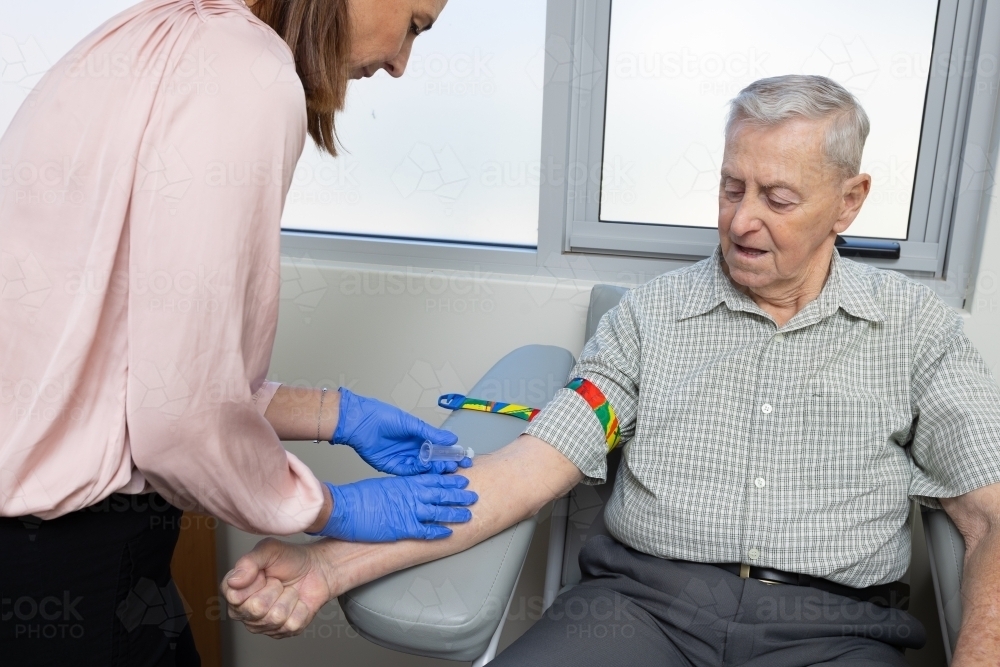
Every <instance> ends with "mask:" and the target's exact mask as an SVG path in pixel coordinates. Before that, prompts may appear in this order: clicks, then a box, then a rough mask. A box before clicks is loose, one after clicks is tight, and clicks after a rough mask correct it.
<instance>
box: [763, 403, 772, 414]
mask: <svg viewBox="0 0 1000 667" xmlns="http://www.w3.org/2000/svg"><path fill="white" fill-rule="evenodd" d="M772 410H774V408H772V407H771V404H770V403H765V404H764V405H762V406H760V411H761V412H763V413H764V414H765V415H769V414H771V411H772Z"/></svg>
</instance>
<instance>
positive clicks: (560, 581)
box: [543, 285, 965, 663]
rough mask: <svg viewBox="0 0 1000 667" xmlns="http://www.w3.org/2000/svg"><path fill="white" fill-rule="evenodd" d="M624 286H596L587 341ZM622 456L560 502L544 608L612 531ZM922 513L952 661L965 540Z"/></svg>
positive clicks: (940, 514)
mask: <svg viewBox="0 0 1000 667" xmlns="http://www.w3.org/2000/svg"><path fill="white" fill-rule="evenodd" d="M625 291H626V290H625V289H624V288H621V287H615V286H612V285H597V286H595V287H594V289H593V291H592V292H591V294H590V310H589V312H588V313H587V331H586V336H587V340H590V338H591V337H592V336H593V335H594V332H595V331H596V330H597V324H598V323H599V322H600V320H601V317H602V316H603V315H604V313H606V312H607V311H608V310H610V309H611V308H614V307H615V306H616V305H617V304H618V302H619V301H620V300H621V298H622V296H624V294H625ZM620 461H621V449H616V450H614V451H613V452H611V454H610V455H609V456H608V476H607V480H608V481H607V482H605V483H604V484H601V485H599V486H586V485H584V484H580V485H578V486H577V487H576V488H575V489H573V490H572V491H571V492H570V493H569V495H568V496H566V497H565V498H560V499H559V500H557V501H556V503H555V506H554V507H553V509H552V523H551V526H550V532H549V556H548V563H547V565H546V569H545V588H544V594H543V608H548V606H549V605H550V604H552V601H553V600H555V598H556V596H557V595H559V593H560V592H562V591H564V590H567V589H569V588H570V587H572V586H573V585H575V584H577V583H578V582H579V581H580V565H579V562H578V557H579V555H580V549H581V547H583V543H584V542H586V541H587V540H588V539H590V538H591V537H593V536H594V535H606V534H607V529H606V528H605V525H604V504H605V503H607V501H608V500H609V499H610V498H611V491H612V488H613V486H614V479H615V476H616V475H617V472H618V464H619V462H620ZM921 514H922V519H923V526H924V537H925V538H926V540H927V555H928V560H929V564H930V570H931V578H932V580H933V582H934V596H935V598H936V600H937V608H938V617H939V620H940V623H941V633H942V636H943V638H944V650H945V655H946V656H947V658H948V662H949V663H951V655H952V652H953V651H954V650H955V642H956V640H957V639H958V629H959V627H960V626H961V624H962V598H961V594H960V592H961V591H960V588H961V583H962V565H963V561H964V559H965V540H964V539H963V538H962V535H961V533H959V532H958V528H956V527H955V524H954V523H953V522H952V520H951V518H949V517H948V515H947V514H946V513H945V512H944V511H943V510H933V509H929V508H926V507H924V508H922V510H921Z"/></svg>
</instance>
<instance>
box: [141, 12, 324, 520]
mask: <svg viewBox="0 0 1000 667" xmlns="http://www.w3.org/2000/svg"><path fill="white" fill-rule="evenodd" d="M171 57H172V60H171V61H170V62H169V63H168V66H169V67H170V68H171V69H170V70H168V72H169V74H168V75H167V76H165V77H164V79H163V81H162V85H161V89H160V90H159V91H158V92H157V102H156V104H155V106H154V108H153V111H152V114H151V116H150V120H149V124H148V128H147V131H146V135H145V137H144V139H143V142H142V144H141V147H140V149H139V153H138V155H137V158H136V160H137V164H136V166H135V168H136V175H135V179H134V182H133V183H132V184H131V188H132V192H131V194H132V204H131V207H130V214H129V223H128V224H129V234H130V238H129V239H128V243H129V259H130V262H129V263H130V268H129V313H128V319H129V325H128V330H129V335H128V340H129V351H128V364H129V377H128V391H127V398H126V414H127V428H128V433H129V441H130V446H131V454H132V458H133V461H134V462H135V465H136V467H137V468H138V469H139V470H140V471H141V472H142V473H143V475H144V476H145V477H146V479H147V480H149V482H150V483H151V484H152V486H153V487H154V488H155V489H156V490H157V491H158V492H160V493H161V494H163V495H164V496H165V497H166V498H167V499H168V500H169V501H170V502H172V503H173V504H175V505H177V506H179V507H182V508H185V509H199V510H202V511H207V512H210V513H211V514H214V515H215V516H217V517H219V518H220V519H223V520H224V521H226V522H228V523H231V524H232V525H234V526H236V527H238V528H241V529H243V530H248V531H252V532H257V533H273V534H291V533H295V532H298V531H301V530H303V529H304V528H306V527H307V526H309V525H310V524H311V523H313V522H314V521H315V519H316V516H317V515H318V513H319V509H320V507H321V506H322V502H323V496H322V487H321V485H320V483H319V481H318V480H317V479H316V477H315V476H314V475H313V474H312V472H311V471H310V470H309V469H308V468H307V467H306V466H305V465H304V464H303V463H302V462H301V461H299V460H298V459H297V458H295V457H294V456H292V455H291V454H290V453H288V452H286V451H285V450H284V448H283V447H282V446H281V443H280V442H279V440H278V437H277V436H276V434H275V432H274V430H273V429H272V428H271V426H270V424H269V423H268V422H267V421H266V420H265V419H264V417H263V409H260V408H262V407H263V408H266V403H267V401H266V400H265V401H264V402H263V404H262V403H261V402H260V397H261V394H259V393H258V400H257V403H256V405H255V401H254V398H253V395H254V394H255V393H257V392H258V391H260V390H261V389H264V390H265V392H266V391H267V389H266V385H264V384H263V383H264V376H265V374H266V372H267V367H268V364H269V362H270V354H271V347H272V344H273V342H274V334H275V329H276V324H277V312H278V295H279V289H280V266H279V260H280V246H279V242H280V218H281V212H282V208H283V206H284V198H285V196H286V194H287V192H288V188H289V186H290V183H291V176H292V172H293V169H294V167H295V163H296V161H297V160H298V158H299V156H300V154H301V151H302V147H303V144H304V141H305V133H306V118H305V100H304V94H303V91H302V87H301V84H300V83H299V81H298V79H297V78H295V77H287V76H274V72H282V71H284V72H287V71H289V66H290V65H291V63H292V58H291V54H290V52H289V51H288V49H287V47H285V45H284V43H283V42H281V41H280V39H279V38H278V37H277V36H276V35H274V34H273V33H270V32H267V31H264V30H263V29H262V28H261V27H260V26H257V25H255V24H253V23H251V22H249V21H247V19H246V18H245V17H241V16H238V15H229V16H222V17H213V18H211V19H210V20H207V21H205V22H204V23H203V24H201V25H200V26H199V27H198V28H197V30H196V32H195V33H194V35H193V36H192V38H191V40H190V41H189V42H188V44H187V45H186V48H184V49H183V51H182V52H181V53H178V54H176V55H172V56H171ZM292 71H294V69H292ZM136 85H139V84H136ZM274 388H275V389H276V387H274ZM271 395H273V391H272V392H271ZM269 398H270V397H267V400H269Z"/></svg>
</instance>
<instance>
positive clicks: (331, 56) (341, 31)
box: [250, 0, 351, 155]
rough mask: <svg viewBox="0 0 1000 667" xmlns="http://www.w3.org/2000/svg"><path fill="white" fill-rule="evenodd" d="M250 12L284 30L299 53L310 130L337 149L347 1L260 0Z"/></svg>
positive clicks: (347, 45)
mask: <svg viewBox="0 0 1000 667" xmlns="http://www.w3.org/2000/svg"><path fill="white" fill-rule="evenodd" d="M250 9H251V11H252V12H253V13H254V14H255V15H256V16H257V18H259V19H260V20H261V21H263V22H264V23H266V24H267V25H269V26H271V28H272V29H273V30H274V31H275V32H276V33H278V34H279V35H281V38H282V39H283V40H285V42H286V43H287V44H288V46H289V48H290V49H291V50H292V53H293V54H294V55H295V70H296V71H297V72H298V75H299V78H300V79H302V86H303V88H305V91H306V110H307V114H308V118H309V135H310V136H311V137H312V138H313V140H314V141H315V142H316V144H317V145H318V146H319V147H320V148H321V149H322V150H325V151H326V152H327V153H329V154H330V155H336V154H337V147H336V142H337V132H336V128H335V127H334V118H333V117H334V114H336V113H337V112H338V111H340V110H341V109H343V108H344V98H345V97H346V95H347V82H348V79H349V78H350V74H351V72H350V56H351V30H350V16H349V14H348V8H347V0H257V2H256V3H254V5H253V7H251V8H250Z"/></svg>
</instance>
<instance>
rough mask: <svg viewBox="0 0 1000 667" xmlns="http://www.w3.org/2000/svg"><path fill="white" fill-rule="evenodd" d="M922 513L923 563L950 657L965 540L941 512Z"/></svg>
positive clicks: (959, 609) (955, 636)
mask: <svg viewBox="0 0 1000 667" xmlns="http://www.w3.org/2000/svg"><path fill="white" fill-rule="evenodd" d="M922 509H923V522H924V538H925V539H926V540H927V560H928V564H929V565H930V569H931V579H932V581H933V583H934V597H935V599H936V600H937V608H938V617H939V619H940V621H941V634H942V635H943V637H944V650H945V655H946V656H947V658H948V662H949V663H951V654H952V652H953V651H954V650H955V644H956V642H957V641H958V629H959V628H960V627H961V625H962V572H963V569H964V565H965V539H964V538H963V537H962V534H961V533H960V532H958V528H957V527H955V524H954V522H953V521H952V520H951V518H950V517H949V516H948V515H947V514H946V513H945V511H944V510H933V509H929V508H927V507H924V508H922Z"/></svg>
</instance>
